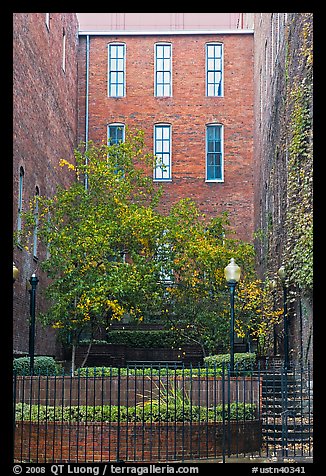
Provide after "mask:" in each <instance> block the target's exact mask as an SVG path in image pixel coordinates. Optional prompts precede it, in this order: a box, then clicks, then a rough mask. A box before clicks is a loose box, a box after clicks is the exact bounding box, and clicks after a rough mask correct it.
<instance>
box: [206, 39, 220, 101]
mask: <svg viewBox="0 0 326 476" xmlns="http://www.w3.org/2000/svg"><path fill="white" fill-rule="evenodd" d="M222 63H223V45H222V44H221V43H207V45H206V95H207V96H222V95H223V90H222V89H223V81H222V80H223V64H222Z"/></svg>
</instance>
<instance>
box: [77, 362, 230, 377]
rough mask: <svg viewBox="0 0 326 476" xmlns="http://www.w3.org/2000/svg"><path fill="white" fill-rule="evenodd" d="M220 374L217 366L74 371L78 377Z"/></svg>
mask: <svg viewBox="0 0 326 476" xmlns="http://www.w3.org/2000/svg"><path fill="white" fill-rule="evenodd" d="M221 373H222V369H221V367H217V366H211V367H209V366H205V367H200V366H194V367H190V368H180V367H177V366H173V365H171V364H170V365H168V364H166V365H165V364H162V365H161V366H159V367H149V366H136V365H135V366H130V367H122V368H118V367H83V368H79V369H78V370H76V371H75V376H78V377H117V376H122V377H125V376H128V377H132V376H136V377H141V378H143V377H158V378H160V377H169V378H170V377H171V378H175V377H181V378H183V377H196V376H197V377H198V376H202V377H214V376H219V375H221Z"/></svg>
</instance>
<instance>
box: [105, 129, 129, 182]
mask: <svg viewBox="0 0 326 476" xmlns="http://www.w3.org/2000/svg"><path fill="white" fill-rule="evenodd" d="M124 141H125V125H124V124H122V123H113V124H108V137H107V143H108V145H109V146H111V145H118V144H120V143H121V142H124ZM114 157H116V158H115V159H114ZM109 158H111V160H112V161H113V163H115V165H114V166H115V173H116V174H118V172H121V173H122V175H124V173H123V167H121V166H119V157H118V156H117V155H116V153H115V151H113V152H110V153H109V156H108V159H109Z"/></svg>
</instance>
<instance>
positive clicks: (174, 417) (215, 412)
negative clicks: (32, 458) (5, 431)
mask: <svg viewBox="0 0 326 476" xmlns="http://www.w3.org/2000/svg"><path fill="white" fill-rule="evenodd" d="M255 409H256V406H255V405H254V404H252V403H241V402H238V403H236V402H233V403H231V404H230V419H231V420H238V421H239V420H252V419H253V418H255ZM224 419H225V420H227V419H228V406H227V405H225V406H224ZM19 420H24V421H38V422H39V421H61V422H63V421H67V422H117V421H120V422H127V421H128V422H144V423H150V422H155V421H161V422H168V421H169V422H174V421H176V422H198V421H203V422H205V421H208V422H214V421H222V420H223V406H222V405H221V404H219V405H216V406H215V407H210V408H206V407H203V406H198V405H189V404H187V405H185V404H184V405H182V404H178V405H172V404H169V405H167V404H160V405H159V404H157V403H155V402H146V403H144V404H142V403H141V404H138V405H136V406H132V407H126V406H120V409H119V407H118V406H116V405H103V406H100V405H97V406H85V405H79V406H70V407H63V408H62V407H61V408H60V407H57V408H55V407H53V406H47V405H29V404H26V403H24V404H23V403H17V405H16V421H19Z"/></svg>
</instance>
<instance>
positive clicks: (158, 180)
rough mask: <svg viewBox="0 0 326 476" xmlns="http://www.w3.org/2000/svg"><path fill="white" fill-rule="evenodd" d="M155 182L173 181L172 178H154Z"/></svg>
mask: <svg viewBox="0 0 326 476" xmlns="http://www.w3.org/2000/svg"><path fill="white" fill-rule="evenodd" d="M153 182H172V179H153Z"/></svg>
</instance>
